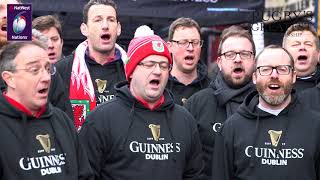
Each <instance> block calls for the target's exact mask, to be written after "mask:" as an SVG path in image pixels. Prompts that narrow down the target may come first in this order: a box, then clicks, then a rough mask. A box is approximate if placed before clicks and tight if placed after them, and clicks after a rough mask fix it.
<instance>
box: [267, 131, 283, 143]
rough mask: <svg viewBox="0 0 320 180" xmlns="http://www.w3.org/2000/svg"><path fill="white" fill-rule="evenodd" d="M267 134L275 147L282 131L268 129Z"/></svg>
mask: <svg viewBox="0 0 320 180" xmlns="http://www.w3.org/2000/svg"><path fill="white" fill-rule="evenodd" d="M268 134H269V135H270V139H271V144H272V146H273V147H277V146H278V143H279V141H280V138H281V134H282V131H275V130H269V131H268Z"/></svg>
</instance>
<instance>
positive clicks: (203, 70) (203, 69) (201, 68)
mask: <svg viewBox="0 0 320 180" xmlns="http://www.w3.org/2000/svg"><path fill="white" fill-rule="evenodd" d="M207 74H208V71H207V66H206V65H204V64H201V63H198V65H197V78H196V79H195V80H193V81H192V82H191V83H190V84H189V85H190V86H200V87H201V89H203V88H205V87H207V84H208V82H207V81H209V78H208V76H207ZM168 83H171V84H169V89H172V86H174V85H173V84H178V85H179V84H181V85H183V84H182V83H181V82H179V80H178V79H177V78H176V77H174V76H171V74H170V76H169V81H168Z"/></svg>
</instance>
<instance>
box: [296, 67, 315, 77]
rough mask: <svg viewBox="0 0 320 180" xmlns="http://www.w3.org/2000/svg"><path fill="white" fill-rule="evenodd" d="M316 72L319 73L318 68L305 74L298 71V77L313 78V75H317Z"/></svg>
mask: <svg viewBox="0 0 320 180" xmlns="http://www.w3.org/2000/svg"><path fill="white" fill-rule="evenodd" d="M316 71H317V68H316V67H315V68H311V69H310V70H308V71H305V72H298V71H297V76H298V77H302V78H303V77H307V76H311V75H313V74H315V73H316Z"/></svg>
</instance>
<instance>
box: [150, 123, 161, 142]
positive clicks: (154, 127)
mask: <svg viewBox="0 0 320 180" xmlns="http://www.w3.org/2000/svg"><path fill="white" fill-rule="evenodd" d="M149 128H150V129H151V133H152V136H153V139H154V140H155V141H159V138H160V125H155V124H149Z"/></svg>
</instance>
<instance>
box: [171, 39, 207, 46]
mask: <svg viewBox="0 0 320 180" xmlns="http://www.w3.org/2000/svg"><path fill="white" fill-rule="evenodd" d="M171 42H175V43H177V44H178V46H179V47H181V48H187V47H189V45H190V44H192V47H197V48H199V47H202V45H203V40H199V39H192V40H191V41H189V40H187V39H182V40H180V41H176V40H171Z"/></svg>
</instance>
